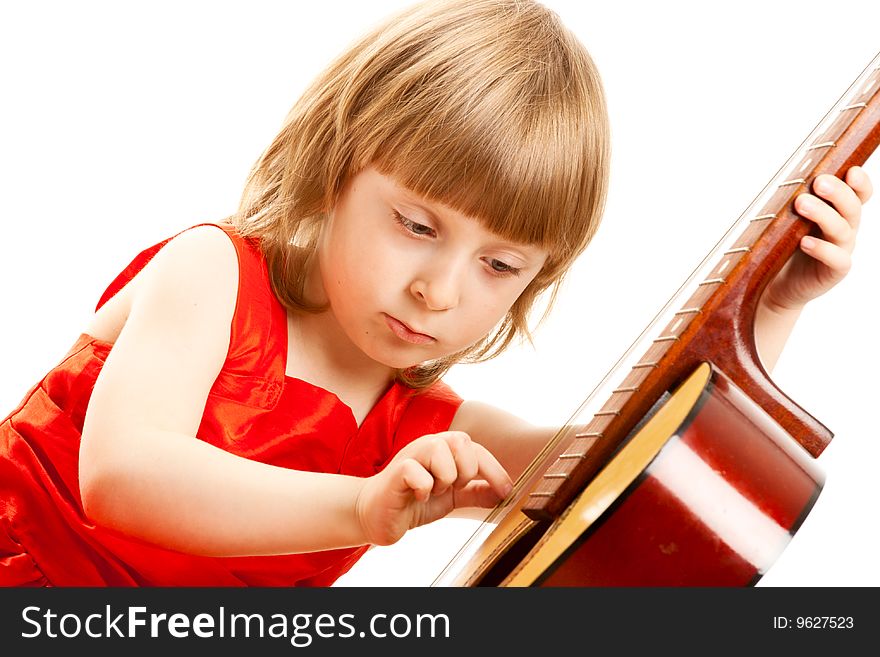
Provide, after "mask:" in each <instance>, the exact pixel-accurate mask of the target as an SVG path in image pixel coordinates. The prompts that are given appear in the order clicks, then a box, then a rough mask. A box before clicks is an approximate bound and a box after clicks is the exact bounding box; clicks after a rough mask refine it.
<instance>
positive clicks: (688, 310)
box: [675, 308, 701, 315]
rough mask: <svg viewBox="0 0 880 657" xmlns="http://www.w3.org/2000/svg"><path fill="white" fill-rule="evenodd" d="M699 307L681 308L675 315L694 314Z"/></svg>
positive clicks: (697, 311) (698, 310)
mask: <svg viewBox="0 0 880 657" xmlns="http://www.w3.org/2000/svg"><path fill="white" fill-rule="evenodd" d="M700 310H701V309H700V308H682V309H681V310H679V311H678V312H677V313H675V314H676V315H696V314H698V313H699V312H700Z"/></svg>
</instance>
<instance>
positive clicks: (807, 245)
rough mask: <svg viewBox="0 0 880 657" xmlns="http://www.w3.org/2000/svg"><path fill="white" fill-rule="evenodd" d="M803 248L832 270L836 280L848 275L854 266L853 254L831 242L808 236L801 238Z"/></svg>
mask: <svg viewBox="0 0 880 657" xmlns="http://www.w3.org/2000/svg"><path fill="white" fill-rule="evenodd" d="M801 249H803V251H804V252H805V253H806V254H807V255H809V256H811V257H813V258H815V259H816V260H818V261H819V262H821V263H822V264H824V265H826V266H827V267H828V268H829V269H830V270H832V271H833V272H834V274H835V276H834V278H835V279H836V280H840V279H842V278H843V277H844V276H846V274H847V273H848V272H849V270H850V268H851V267H852V256H851V255H850V254H849V252H848V251H846V250H845V249H842V248H841V247H839V246H837V245H836V244H832V243H831V242H826V241H825V240H820V239H818V238H816V237H810V236H806V237H803V238H802V239H801Z"/></svg>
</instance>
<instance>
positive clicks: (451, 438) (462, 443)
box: [445, 431, 480, 488]
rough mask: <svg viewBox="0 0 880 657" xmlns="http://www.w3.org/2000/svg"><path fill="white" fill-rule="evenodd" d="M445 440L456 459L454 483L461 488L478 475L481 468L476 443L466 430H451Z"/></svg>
mask: <svg viewBox="0 0 880 657" xmlns="http://www.w3.org/2000/svg"><path fill="white" fill-rule="evenodd" d="M445 440H446V442H447V444H448V445H449V449H450V452H451V453H452V457H453V458H454V459H455V469H456V479H455V481H454V482H453V484H452V485H453V486H454V487H455V488H461V487H462V486H464V485H465V484H467V483H468V482H469V481H470V480H471V479H473V478H474V477H476V476H477V473H478V472H479V469H480V466H479V463H478V461H477V453H476V450H475V449H474V445H475V443H474V442H473V441H472V440H471V437H470V436H469V435H468V434H466V433H465V432H464V431H449V432H447V433H446V434H445Z"/></svg>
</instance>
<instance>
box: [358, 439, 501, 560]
mask: <svg viewBox="0 0 880 657" xmlns="http://www.w3.org/2000/svg"><path fill="white" fill-rule="evenodd" d="M477 477H479V479H478V478H477ZM512 488H513V482H512V481H511V479H510V477H509V476H508V474H507V472H506V471H505V470H504V468H503V467H502V466H501V464H500V463H499V462H498V461H497V460H496V459H495V457H494V456H492V454H491V453H490V452H489V451H488V450H487V449H486V448H485V447H483V446H482V445H480V444H479V443H476V442H474V441H472V440H471V438H470V436H468V434H466V433H464V432H463V431H444V432H441V433H435V434H430V435H426V436H422V437H421V438H418V439H416V440H414V441H413V442H411V443H410V444H409V445H407V446H406V447H404V448H403V449H402V450H400V452H398V453H397V454H396V455H395V456H394V458H393V459H392V460H391V462H390V463H389V464H388V465H387V466H386V467H385V469H384V470H382V471H381V472H379V473H378V474H376V475H373V476H372V477H369V478H368V479H366V481H365V483H364V485H363V487H362V488H361V491H360V493H359V495H358V498H357V502H356V513H357V519H358V522H359V523H360V525H361V528H362V529H363V531H364V534H365V535H366V538H367V542H368V543H370V544H373V545H391V544H392V543H395V542H397V541H398V540H399V539H400V538H401V537H402V536H403V535H404V534H405V533H406V532H407V530H409V529H412V528H414V527H419V526H420V525H425V524H428V523H430V522H433V521H435V520H438V519H440V518H442V517H444V516H446V515H447V514H448V513H449V512H450V511H452V510H453V509H457V508H461V507H474V506H477V507H485V508H491V507H494V506H495V505H497V504H498V503H499V502H500V501H501V500H503V499H504V498H505V497H506V496H507V495H508V493H510V491H511V489H512Z"/></svg>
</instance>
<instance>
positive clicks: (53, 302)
mask: <svg viewBox="0 0 880 657" xmlns="http://www.w3.org/2000/svg"><path fill="white" fill-rule="evenodd" d="M406 4H407V3H405V2H399V1H390V0H388V1H384V2H376V1H374V2H369V3H363V2H332V1H329V0H326V1H324V2H319V3H299V2H268V1H264V2H247V3H244V2H238V3H218V2H152V3H149V4H148V3H142V4H140V5H134V3H111V2H103V3H101V2H86V1H80V2H76V3H63V2H54V3H52V2H28V3H12V2H3V3H2V4H0V62H2V64H0V94H2V102H0V218H2V239H0V253H2V257H0V285H2V288H0V289H2V301H3V306H2V307H3V310H2V323H0V332H2V333H0V338H2V339H0V363H2V368H0V371H2V374H0V415H5V414H6V413H7V412H8V411H10V410H12V408H13V407H14V406H15V405H16V404H17V403H18V401H19V399H20V398H21V396H22V394H23V393H24V392H25V391H26V389H27V388H28V387H30V385H31V384H32V383H33V382H35V381H36V380H37V379H38V378H40V377H41V376H42V374H43V373H44V372H45V371H46V370H47V369H48V368H50V367H51V366H52V365H54V364H55V363H56V362H57V360H58V359H59V357H60V356H61V355H63V354H64V352H65V351H66V350H67V349H68V347H69V346H70V345H71V344H72V343H73V341H74V340H75V339H76V337H77V335H78V334H79V332H80V330H81V327H82V326H83V324H84V322H85V320H86V318H87V317H88V315H89V314H90V312H91V310H92V309H93V308H94V304H95V302H96V301H97V299H98V297H99V295H100V293H101V292H102V291H103V289H104V287H105V286H106V284H107V283H108V282H109V281H110V280H111V279H112V278H113V277H114V276H115V275H116V273H117V272H118V271H119V270H120V269H121V268H122V267H123V266H124V265H125V264H127V262H128V261H129V259H130V258H131V257H132V256H133V255H134V254H135V253H136V252H137V251H139V250H140V249H142V248H144V247H146V246H148V245H150V244H152V243H154V242H156V241H158V240H160V239H163V238H164V237H167V236H168V235H170V234H172V233H174V232H176V231H178V230H180V229H182V228H184V227H186V226H189V225H191V224H194V223H197V222H200V221H215V220H219V219H221V218H223V217H225V216H226V215H228V214H230V213H231V212H232V211H233V210H234V209H235V207H236V205H237V202H238V198H239V194H240V191H241V187H242V184H243V182H244V179H245V176H246V174H247V172H248V170H249V168H250V166H251V164H252V163H253V161H254V160H255V159H256V158H257V156H258V155H259V153H260V152H261V151H262V149H263V148H264V147H265V146H266V145H267V144H268V143H269V141H270V140H271V138H272V137H273V136H274V134H275V132H276V131H277V129H278V127H279V126H280V124H281V121H282V119H283V117H284V115H285V114H286V112H287V110H288V108H289V107H290V105H291V104H292V103H293V101H294V100H295V98H296V97H297V96H298V94H299V93H300V91H301V90H302V88H303V87H304V86H305V85H306V84H307V82H308V81H309V80H310V79H311V78H312V77H313V76H314V75H315V74H316V73H317V72H318V71H319V70H320V69H321V68H323V67H324V66H325V65H326V64H327V63H328V62H329V60H330V59H331V58H332V57H334V56H335V55H336V54H337V53H338V52H339V51H340V50H341V49H342V48H344V47H345V46H346V45H347V44H348V43H349V42H350V41H351V40H352V39H353V38H355V37H356V36H358V35H359V34H360V33H361V32H362V31H363V30H365V29H366V28H367V27H368V26H369V25H371V24H373V23H375V22H377V21H378V20H380V19H382V18H383V17H384V16H385V15H386V14H388V13H390V12H392V11H394V10H396V9H397V8H400V7H402V6H404V5H406ZM546 4H547V5H548V6H550V7H551V8H553V9H555V10H556V11H557V12H558V13H559V14H560V15H561V17H562V18H563V20H564V21H565V22H566V23H567V24H568V25H569V26H570V27H571V28H572V29H573V30H574V31H575V33H576V34H577V35H578V36H579V37H580V38H581V40H582V41H583V42H584V44H585V45H586V46H587V48H588V49H589V50H590V52H591V53H592V55H593V57H594V59H595V61H596V63H597V65H598V67H599V69H600V71H601V73H602V75H603V79H604V83H605V86H606V91H607V94H608V102H609V109H610V113H611V120H612V129H613V144H614V160H613V173H612V180H611V193H610V198H609V203H608V208H607V212H606V215H605V219H604V223H603V226H602V228H601V229H600V231H599V234H598V236H597V238H596V240H595V241H594V243H593V244H592V245H591V246H590V248H589V249H588V251H587V253H586V254H585V255H584V256H583V258H582V259H581V260H580V261H579V263H578V264H577V265H576V266H575V268H574V270H573V271H572V272H571V276H570V277H569V279H568V281H567V283H566V285H565V287H564V288H563V293H562V294H561V296H560V298H559V301H558V304H557V307H556V309H555V311H554V314H553V315H552V316H551V319H550V320H549V321H548V322H546V323H545V324H544V325H543V326H542V327H541V328H540V330H539V331H538V333H537V336H536V341H535V348H532V347H521V348H517V349H515V350H512V351H511V352H509V353H508V354H507V355H505V356H504V357H501V358H499V359H497V360H496V361H493V362H491V363H488V364H484V365H476V366H462V367H459V368H455V369H454V370H453V371H452V372H450V374H449V376H448V381H449V382H450V383H451V384H452V385H453V386H454V387H455V388H456V390H457V391H458V392H459V393H460V394H462V395H463V396H464V397H467V398H477V399H481V400H484V401H487V402H490V403H493V404H496V405H498V406H501V407H504V408H507V409H510V410H513V411H515V412H517V413H519V414H521V415H522V416H523V417H525V418H526V419H528V420H531V421H533V422H536V423H540V424H544V423H548V424H553V423H561V422H564V421H565V420H566V419H568V417H569V416H570V414H571V413H572V411H574V409H575V408H576V407H577V406H578V404H579V403H580V402H581V401H582V400H583V399H584V398H585V397H586V395H587V394H588V393H589V392H590V391H591V390H592V389H593V387H594V386H595V384H596V383H597V382H598V381H599V380H600V379H601V378H602V377H603V376H604V375H605V373H606V372H607V371H608V370H609V369H610V368H611V366H612V365H613V364H614V363H615V361H616V360H617V358H618V357H619V356H620V355H621V354H622V353H623V352H624V351H625V350H626V349H627V347H629V345H630V344H631V343H632V342H633V341H634V339H635V338H636V337H637V336H638V334H639V333H640V332H641V330H642V329H643V328H644V327H645V326H646V325H647V324H648V323H649V322H650V320H651V319H652V318H653V316H654V314H655V313H656V312H657V311H658V310H659V309H660V308H661V307H662V306H663V305H664V304H665V302H666V301H667V300H668V299H669V298H670V297H671V296H672V294H673V293H674V292H675V290H676V289H677V288H678V286H679V285H680V284H681V283H682V282H683V281H684V280H685V279H686V278H687V276H688V275H689V274H690V273H691V271H692V270H693V269H694V268H695V267H696V265H697V264H699V262H700V260H701V259H702V257H703V256H704V255H705V254H706V253H708V252H709V251H710V250H711V248H712V247H713V246H714V244H715V242H716V241H717V240H718V238H720V237H721V235H722V234H723V233H724V232H725V230H726V229H727V228H728V227H729V226H730V224H732V223H733V221H734V220H735V219H736V218H737V217H738V216H739V215H740V214H741V213H742V212H743V211H744V210H745V209H746V207H747V206H748V205H749V203H750V202H751V201H752V199H753V198H754V196H755V195H756V194H757V193H758V192H759V191H760V190H761V189H762V188H763V187H764V185H765V184H766V183H767V182H768V181H769V180H770V179H771V178H772V177H773V175H774V174H775V173H776V171H777V169H778V168H779V167H780V166H781V165H782V164H783V163H784V162H785V160H786V159H787V158H788V157H789V155H790V154H791V153H792V152H793V151H794V150H795V149H796V147H797V146H798V145H799V144H800V143H801V141H802V140H803V139H804V138H805V137H806V136H807V134H809V132H810V131H811V130H812V128H813V127H814V125H815V124H816V123H817V122H818V121H819V119H821V118H822V116H824V114H825V112H826V111H827V110H828V109H830V107H831V106H832V105H833V104H834V102H835V101H836V100H837V98H838V97H839V96H840V95H841V94H842V93H843V92H844V91H845V90H846V88H847V87H848V86H849V84H850V83H851V82H852V81H853V80H854V79H855V78H856V76H857V75H858V74H859V73H860V72H861V70H862V69H863V68H864V66H866V65H867V63H868V62H869V61H870V60H871V59H872V58H873V57H874V56H875V55H876V54H877V53H878V51H880V36H878V32H877V26H878V25H880V3H876V2H873V1H871V0H864V1H863V2H854V1H851V0H838V1H837V2H836V3H834V4H833V6H832V3H828V2H816V1H813V0H810V1H804V0H800V1H797V2H794V1H784V2H772V3H768V2H738V3H736V4H729V5H719V4H718V3H702V2H683V1H667V2H663V3H651V2H647V1H646V2H613V3H612V2H565V1H562V0H557V1H553V2H547V3H546ZM878 159H880V156H878V157H875V158H874V159H873V160H871V161H869V164H868V170H869V172H870V173H871V174H872V176H873V180H874V183H875V185H877V186H878V187H880V166H878ZM878 222H880V201H877V200H876V199H875V200H874V201H873V202H872V203H870V204H869V205H868V206H867V208H866V211H865V215H864V223H863V227H862V230H861V231H860V238H859V245H858V248H857V251H856V254H855V256H856V257H855V264H854V268H853V270H852V273H851V274H850V276H849V277H848V278H847V279H846V280H845V281H844V282H843V283H842V284H841V285H839V286H838V287H837V288H835V289H834V290H833V291H832V292H830V293H829V294H827V295H825V296H823V297H821V298H820V299H818V300H817V301H815V302H813V303H812V304H811V305H810V306H809V307H808V309H807V310H806V311H805V313H804V315H803V317H802V320H801V321H800V323H799V324H798V326H797V328H796V330H795V333H794V334H793V336H792V337H791V339H790V341H789V343H788V346H787V348H786V351H785V352H784V354H783V356H782V359H781V360H780V362H779V364H778V367H777V368H776V371H775V373H774V377H775V380H776V381H777V383H779V385H780V386H781V387H782V389H783V390H785V391H786V392H787V393H788V394H789V395H790V396H791V397H792V398H793V399H794V400H795V401H797V402H798V403H799V404H800V405H801V406H802V407H803V408H805V409H806V410H808V411H809V412H810V413H812V414H813V415H815V416H816V417H817V418H818V419H819V420H820V421H822V422H823V423H824V424H826V425H827V426H828V427H829V428H830V429H832V431H834V433H835V434H836V437H835V439H834V441H833V442H832V444H831V446H830V447H829V448H828V449H827V450H826V452H825V453H824V454H823V455H822V457H821V458H820V459H819V463H820V466H821V468H822V469H823V470H824V471H825V472H826V474H827V482H826V486H825V490H824V491H823V493H822V495H821V497H820V499H819V501H818V502H817V504H816V506H815V507H814V510H813V512H812V513H811V514H810V516H809V517H808V518H807V521H806V522H805V524H804V525H803V527H802V528H801V530H800V531H799V532H798V534H797V535H796V536H795V538H794V540H793V541H792V543H791V545H790V546H789V548H788V549H787V550H786V552H785V553H784V554H783V555H782V557H781V558H780V560H779V561H778V562H777V563H776V564H775V565H774V567H773V568H772V569H771V570H770V572H769V573H768V574H767V575H766V576H765V577H764V579H763V580H762V581H761V583H760V585H762V586H786V585H793V586H814V585H815V586H829V585H842V586H863V585H870V586H876V585H878V584H880V565H878V562H877V559H876V558H875V553H876V550H877V546H878V536H880V534H878V529H877V526H876V520H875V519H876V517H877V514H876V511H875V503H876V501H877V498H878V495H877V492H876V478H877V477H876V469H877V465H878V463H880V443H878V433H880V431H878V429H877V420H876V419H875V418H874V416H873V411H874V409H875V408H876V406H877V403H878V392H880V386H878V384H877V380H876V376H877V372H878V371H880V355H878V347H877V343H876V335H877V332H878V331H877V319H876V318H877V314H876V306H877V296H878V295H877V284H878V282H880V266H878V264H877V263H878V260H880V227H878ZM472 528H473V523H469V522H465V521H452V520H445V521H440V522H439V523H435V524H434V525H431V526H429V527H426V528H421V529H419V530H414V531H413V532H410V533H409V534H408V535H407V536H406V537H405V538H404V539H403V540H402V541H401V542H400V543H398V544H397V545H396V546H393V547H390V548H381V549H375V550H373V551H371V552H370V553H369V554H368V555H367V556H366V557H365V558H364V559H363V560H362V561H361V562H360V563H359V564H358V565H357V566H356V567H355V569H354V570H353V571H352V572H351V573H350V574H349V575H347V576H345V577H344V578H343V579H342V580H340V584H349V585H364V584H370V585H372V584H377V585H385V584H388V585H401V586H405V585H425V584H430V582H431V581H432V580H433V577H434V576H435V575H436V574H437V573H438V572H439V570H440V569H441V568H442V567H443V565H445V564H446V562H447V561H448V559H449V558H450V557H451V556H452V554H454V551H455V549H456V548H457V546H458V545H459V544H460V543H461V542H462V541H463V540H464V538H465V537H466V536H467V535H468V534H469V532H470V531H471V530H472Z"/></svg>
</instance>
